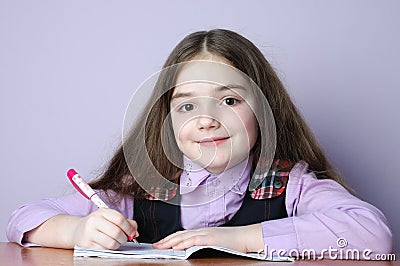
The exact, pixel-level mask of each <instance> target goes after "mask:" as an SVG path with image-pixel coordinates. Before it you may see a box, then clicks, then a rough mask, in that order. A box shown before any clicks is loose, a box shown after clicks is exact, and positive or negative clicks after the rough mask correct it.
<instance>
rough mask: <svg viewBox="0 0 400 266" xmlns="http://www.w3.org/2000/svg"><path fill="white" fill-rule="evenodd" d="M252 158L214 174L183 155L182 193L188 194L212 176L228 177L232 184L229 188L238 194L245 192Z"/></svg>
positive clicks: (224, 178) (222, 178) (218, 177)
mask: <svg viewBox="0 0 400 266" xmlns="http://www.w3.org/2000/svg"><path fill="white" fill-rule="evenodd" d="M251 158H252V156H250V157H249V158H248V159H245V160H243V161H242V162H241V163H239V164H237V165H235V166H234V167H232V168H230V169H228V170H226V171H224V172H222V173H220V174H213V173H210V172H209V171H207V170H206V169H205V168H203V167H202V166H200V165H199V164H197V163H195V162H193V161H192V160H190V159H189V158H188V157H186V156H183V163H184V168H183V171H182V174H181V178H180V193H181V194H188V193H190V192H192V191H194V190H195V189H196V188H198V187H199V186H200V185H202V184H204V183H205V182H206V181H207V179H208V178H212V179H213V180H219V179H221V180H226V179H228V180H229V182H228V183H229V184H230V187H228V189H230V190H231V191H232V192H235V193H237V194H243V193H244V192H245V191H246V189H247V185H248V181H249V180H250V170H251ZM231 180H233V182H231Z"/></svg>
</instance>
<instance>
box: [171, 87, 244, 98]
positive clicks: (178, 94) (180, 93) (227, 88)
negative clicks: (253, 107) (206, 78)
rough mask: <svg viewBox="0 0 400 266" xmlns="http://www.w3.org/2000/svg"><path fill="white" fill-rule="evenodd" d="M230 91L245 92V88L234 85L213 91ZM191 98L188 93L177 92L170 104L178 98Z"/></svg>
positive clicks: (190, 94)
mask: <svg viewBox="0 0 400 266" xmlns="http://www.w3.org/2000/svg"><path fill="white" fill-rule="evenodd" d="M232 89H238V90H242V91H247V90H246V88H245V87H243V86H242V85H236V84H232V85H225V86H219V87H217V88H216V89H215V90H216V91H218V92H220V91H231V90H232ZM191 96H193V94H192V93H190V92H178V93H175V94H174V95H173V96H172V97H171V102H172V101H173V100H176V99H178V98H185V97H191Z"/></svg>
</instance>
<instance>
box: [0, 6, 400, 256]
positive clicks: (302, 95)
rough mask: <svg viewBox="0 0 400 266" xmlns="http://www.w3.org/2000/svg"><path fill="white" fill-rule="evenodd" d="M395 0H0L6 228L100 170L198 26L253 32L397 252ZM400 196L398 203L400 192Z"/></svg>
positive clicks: (1, 220) (1, 221)
mask: <svg viewBox="0 0 400 266" xmlns="http://www.w3.org/2000/svg"><path fill="white" fill-rule="evenodd" d="M399 9H400V2H398V1H395V0H393V1H386V0H385V1H362V0H359V1H347V0H340V1H338V0H334V1H333V0H332V1H323V2H321V1H317V0H315V1H310V0H305V1H301V2H297V1H251V2H249V3H247V4H246V3H245V1H229V4H228V1H226V3H224V2H223V1H211V0H210V1H208V0H207V1H206V0H203V1H201V3H198V2H196V1H51V0H49V1H41V0H38V1H12V0H9V1H6V0H1V1H0V122H1V123H0V125H1V128H0V147H1V149H0V156H1V157H0V169H1V178H2V181H3V186H2V190H3V191H2V193H1V194H0V197H1V202H2V204H1V217H0V230H1V232H3V233H2V234H1V235H0V241H6V237H5V233H4V232H5V228H6V224H7V220H8V217H9V215H10V214H11V212H12V211H13V210H14V209H16V208H17V207H18V206H19V205H21V204H23V203H24V202H28V201H33V200H36V199H39V198H41V197H45V196H60V195H63V194H65V193H69V192H70V191H72V189H71V187H70V185H69V184H68V181H67V178H66V176H65V173H66V170H67V169H68V168H70V167H75V168H76V169H77V170H78V171H79V172H80V173H81V174H82V176H84V177H85V178H88V179H90V178H94V177H95V176H96V175H97V173H98V172H99V170H100V169H101V168H102V167H103V166H104V164H105V162H106V161H107V160H108V159H109V158H110V156H111V154H112V152H113V150H114V148H115V147H116V145H117V144H118V142H119V141H120V138H121V130H122V121H123V115H124V111H125V108H126V106H127V104H128V101H129V98H130V96H131V94H132V92H133V91H134V90H135V88H137V87H138V86H139V85H140V84H141V82H142V81H144V80H145V79H146V78H147V77H149V76H150V75H151V74H152V73H154V72H155V71H157V70H159V69H160V67H161V65H162V63H163V61H164V60H165V59H166V57H167V55H168V53H169V52H170V50H171V49H172V48H173V47H174V45H175V44H176V43H177V42H178V41H179V40H180V39H181V38H182V37H183V36H185V35H186V34H188V33H190V32H192V31H195V30H200V29H211V28H215V27H222V28H228V29H232V30H235V31H238V32H239V33H241V34H243V35H245V36H246V37H248V38H249V39H250V40H252V41H253V42H254V43H255V44H256V45H257V46H258V47H260V48H261V50H262V51H263V52H264V54H265V55H266V56H267V58H269V60H270V61H271V63H272V64H273V65H274V67H275V69H276V70H277V72H278V74H279V75H280V77H281V78H282V80H283V82H284V83H285V85H286V86H287V89H288V91H289V93H290V94H291V95H292V97H293V99H294V101H295V103H296V104H297V105H298V106H299V108H300V109H301V111H302V113H303V115H304V116H305V118H306V120H307V121H308V122H309V124H310V126H311V128H312V129H313V131H314V132H315V134H316V136H317V137H318V139H319V140H320V142H321V144H322V145H323V146H324V148H325V150H326V151H327V154H328V156H329V157H330V158H331V159H332V161H333V163H334V164H335V165H336V166H337V167H338V168H339V169H340V170H341V172H342V173H343V175H344V178H345V180H346V182H347V183H349V184H350V185H351V186H352V187H353V188H354V189H355V190H356V191H357V193H358V194H359V195H360V197H362V198H363V199H365V200H366V201H368V202H371V203H373V204H375V205H376V206H378V207H379V208H380V209H381V210H382V211H383V212H384V213H385V214H386V216H387V217H388V219H389V221H390V223H391V226H392V228H393V231H394V234H395V239H396V242H397V244H396V251H397V252H399V244H398V243H399V242H400V229H398V228H399V224H400V218H399V214H398V207H397V204H398V203H399V202H400V193H399V188H400V186H399V181H398V176H397V174H398V170H397V166H398V165H399V162H398V160H399V158H400V156H399V150H400V140H399V136H400V125H399V119H398V118H397V116H398V114H399V113H400V106H399V104H398V102H399V99H400V91H399V89H400V88H399V84H400V82H399V80H400V78H399V70H400V67H399V66H400V63H399V62H400V53H399V50H398V49H399V47H400V37H399V34H398V26H399V25H400V16H398V10H399ZM396 203H397V204H396Z"/></svg>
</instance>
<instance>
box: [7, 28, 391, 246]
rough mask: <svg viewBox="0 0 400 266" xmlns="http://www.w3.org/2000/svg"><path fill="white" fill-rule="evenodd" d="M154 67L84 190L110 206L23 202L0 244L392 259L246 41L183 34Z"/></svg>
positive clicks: (66, 200)
mask: <svg viewBox="0 0 400 266" xmlns="http://www.w3.org/2000/svg"><path fill="white" fill-rule="evenodd" d="M164 69H165V71H164V70H163V71H162V72H160V75H159V76H158V77H157V82H156V83H155V86H154V90H153V92H152V95H151V97H150V100H149V101H148V103H147V105H146V106H145V109H144V112H142V113H141V115H140V116H139V117H138V118H135V121H136V122H137V123H136V124H135V125H134V126H133V127H132V128H131V127H128V129H127V130H125V132H124V140H123V144H122V145H121V147H120V148H119V149H118V150H117V152H116V153H115V155H114V157H113V158H112V160H111V161H110V163H109V165H108V168H107V169H106V171H105V173H104V174H103V175H102V176H101V177H100V178H99V179H98V180H96V181H94V182H93V183H92V184H91V185H92V186H93V188H95V189H97V190H98V191H99V194H100V196H101V197H102V198H103V199H104V200H105V201H106V203H107V204H109V205H110V206H112V209H103V208H101V209H97V208H96V207H95V206H94V205H93V203H92V202H91V201H87V200H86V199H84V198H83V197H82V196H81V195H80V194H79V193H74V194H71V195H68V196H65V197H62V198H58V199H44V200H41V201H39V202H36V203H31V204H27V205H24V206H21V207H20V208H19V209H17V210H16V211H15V212H14V213H13V214H12V216H11V218H10V221H9V224H8V228H7V236H8V239H9V240H10V241H14V242H17V243H19V244H22V245H32V244H38V245H42V246H50V247H59V248H73V247H74V245H79V246H82V247H88V248H102V249H116V248H118V247H119V246H120V245H121V244H123V243H125V242H126V241H127V236H135V237H137V239H138V240H139V241H143V242H151V243H154V244H153V246H154V247H155V248H160V249H166V248H174V249H184V248H188V247H190V246H193V245H217V246H223V247H227V248H231V249H234V250H238V251H243V252H256V251H258V250H260V249H263V248H268V249H269V250H271V249H275V250H278V249H284V250H286V251H289V250H299V251H301V250H304V249H313V250H315V251H316V252H317V253H323V250H326V249H328V248H329V247H332V248H337V247H338V245H337V244H338V243H339V242H337V241H338V240H341V241H343V240H345V242H346V243H347V245H346V248H355V249H358V250H363V249H370V250H372V251H374V252H380V253H388V252H390V251H391V250H392V235H391V232H390V229H389V227H388V223H387V221H386V219H385V217H384V215H383V214H382V213H381V212H380V211H379V210H378V209H377V208H375V207H374V206H372V205H370V204H368V203H366V202H363V201H361V200H359V199H358V198H356V197H354V196H353V195H352V194H351V193H349V191H348V189H347V187H346V186H345V185H344V183H343V181H342V180H341V178H340V176H339V174H338V173H337V172H336V171H335V170H334V168H333V167H332V166H331V165H330V163H329V162H328V160H327V159H326V157H325V155H324V153H323V151H322V149H321V147H319V145H318V143H317V141H316V140H315V138H314V136H313V135H312V133H311V131H310V129H309V128H308V127H307V125H306V124H305V122H304V120H303V118H302V117H301V115H300V114H299V112H298V110H297V109H296V107H295V106H294V105H293V103H292V101H291V100H290V98H289V96H288V94H287V92H286V91H285V89H284V87H283V85H282V83H281V82H280V80H279V79H278V77H277V75H276V74H275V72H274V71H273V69H272V67H271V66H270V65H269V63H268V61H267V60H266V59H265V57H264V56H263V55H262V53H261V52H260V51H259V50H258V49H257V48H256V47H255V46H254V45H253V44H252V43H251V42H250V41H249V40H247V39H246V38H244V37H243V36H240V35H239V34H237V33H234V32H232V31H228V30H222V29H215V30H211V31H208V32H205V31H201V32H195V33H192V34H190V35H188V36H187V37H186V38H184V39H183V40H182V41H181V42H180V43H179V44H178V45H177V46H176V47H175V49H174V50H173V51H172V53H171V54H170V56H169V57H168V59H167V61H166V63H165V65H164ZM263 99H266V100H265V101H264V100H263ZM131 108H134V107H132V105H131V106H130V107H129V108H128V113H129V110H131ZM274 121H275V123H274ZM126 132H127V133H126ZM275 132H276V140H275ZM340 247H344V246H343V245H341V246H340Z"/></svg>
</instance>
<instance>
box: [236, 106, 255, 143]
mask: <svg viewBox="0 0 400 266" xmlns="http://www.w3.org/2000/svg"><path fill="white" fill-rule="evenodd" d="M240 117H241V126H240V129H239V130H240V132H241V134H242V136H243V138H246V139H247V140H248V143H249V145H250V149H251V148H253V145H254V143H255V142H256V140H257V135H258V123H257V119H256V117H255V115H254V114H253V112H245V113H244V114H242V115H241V116H240ZM246 142H247V141H246Z"/></svg>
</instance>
